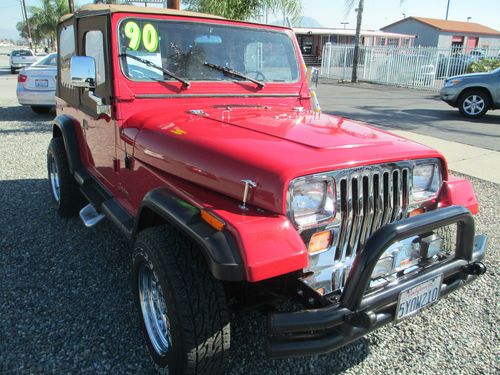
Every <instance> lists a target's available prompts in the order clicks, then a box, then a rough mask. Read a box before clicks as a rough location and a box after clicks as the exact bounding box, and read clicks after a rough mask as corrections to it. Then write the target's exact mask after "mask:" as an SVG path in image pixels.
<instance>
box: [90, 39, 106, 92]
mask: <svg viewBox="0 0 500 375" xmlns="http://www.w3.org/2000/svg"><path fill="white" fill-rule="evenodd" d="M85 55H86V56H92V57H93V58H94V59H95V67H96V75H97V77H96V78H97V79H96V85H97V86H99V85H101V84H103V83H104V82H105V81H106V70H105V67H104V39H103V35H102V32H101V31H98V30H93V31H88V32H86V33H85Z"/></svg>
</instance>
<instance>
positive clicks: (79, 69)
mask: <svg viewBox="0 0 500 375" xmlns="http://www.w3.org/2000/svg"><path fill="white" fill-rule="evenodd" d="M70 77H71V85H72V86H73V87H82V88H85V89H89V90H92V89H95V81H96V70H95V60H94V58H93V57H90V56H73V57H72V58H71V63H70Z"/></svg>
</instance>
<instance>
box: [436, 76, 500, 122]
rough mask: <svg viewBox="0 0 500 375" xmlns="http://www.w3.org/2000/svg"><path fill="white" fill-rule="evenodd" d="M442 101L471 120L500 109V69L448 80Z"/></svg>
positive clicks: (443, 90)
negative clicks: (456, 108)
mask: <svg viewBox="0 0 500 375" xmlns="http://www.w3.org/2000/svg"><path fill="white" fill-rule="evenodd" d="M441 100H443V101H445V102H446V103H448V104H449V105H451V106H452V107H458V110H459V111H460V113H461V114H462V115H463V116H465V117H469V118H479V117H481V116H483V115H484V114H485V113H486V112H487V111H488V110H489V109H498V108H500V68H498V69H495V70H493V71H491V72H487V73H471V74H462V75H459V76H454V77H450V78H448V79H446V81H445V82H444V86H443V88H442V89H441Z"/></svg>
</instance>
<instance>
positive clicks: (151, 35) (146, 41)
mask: <svg viewBox="0 0 500 375" xmlns="http://www.w3.org/2000/svg"><path fill="white" fill-rule="evenodd" d="M142 44H143V45H144V48H145V49H146V51H148V52H155V51H156V50H157V49H158V32H157V31H156V28H155V27H154V26H153V25H151V24H150V23H147V24H145V25H144V27H143V28H142Z"/></svg>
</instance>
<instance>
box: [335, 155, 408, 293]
mask: <svg viewBox="0 0 500 375" xmlns="http://www.w3.org/2000/svg"><path fill="white" fill-rule="evenodd" d="M334 178H335V182H336V184H337V193H338V196H337V215H338V214H339V213H340V217H337V220H340V222H339V223H337V226H338V228H339V229H338V231H337V242H336V246H335V255H334V256H335V259H334V260H335V262H334V272H333V275H332V284H333V285H332V286H333V291H335V290H342V288H343V287H344V286H345V283H346V282H347V277H348V275H349V271H350V270H351V266H352V262H353V260H354V258H355V256H356V253H357V252H358V251H359V250H360V249H361V248H362V247H363V245H364V244H365V243H366V241H367V240H368V238H370V236H371V235H372V233H374V232H375V231H376V230H377V229H378V228H380V227H381V226H383V225H385V224H388V223H392V222H394V221H397V220H400V219H402V218H404V217H406V216H407V214H408V205H409V197H410V190H411V166H410V165H406V163H401V164H386V165H376V166H368V167H364V168H360V169H354V170H346V171H342V172H339V173H338V174H336V175H335V176H334ZM339 224H340V225H339Z"/></svg>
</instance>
